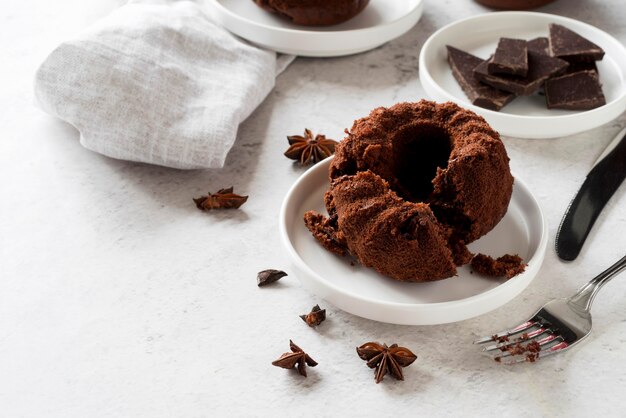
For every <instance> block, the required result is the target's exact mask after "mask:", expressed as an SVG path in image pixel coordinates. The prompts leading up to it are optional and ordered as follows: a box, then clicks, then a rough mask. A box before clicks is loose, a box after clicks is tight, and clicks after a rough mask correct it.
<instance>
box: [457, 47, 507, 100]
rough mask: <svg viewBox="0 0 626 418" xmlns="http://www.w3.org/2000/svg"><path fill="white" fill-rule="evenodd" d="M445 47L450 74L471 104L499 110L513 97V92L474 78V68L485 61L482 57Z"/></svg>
mask: <svg viewBox="0 0 626 418" xmlns="http://www.w3.org/2000/svg"><path fill="white" fill-rule="evenodd" d="M447 48H448V62H449V63H450V67H451V68H452V74H453V75H454V78H456V81H457V82H458V83H459V85H460V86H461V88H462V89H463V91H464V92H465V94H466V95H467V98H468V99H469V100H470V101H471V102H472V104H473V105H476V106H480V107H484V108H485V109H491V110H500V109H502V108H503V107H504V105H506V104H507V103H509V102H510V101H511V100H513V99H514V98H515V95H514V94H511V93H507V92H504V91H501V90H498V89H495V88H493V87H490V86H487V85H485V84H482V83H480V82H479V81H478V80H477V79H476V78H474V68H475V67H476V66H477V65H479V64H481V63H483V62H485V61H484V60H483V59H481V58H478V57H477V56H474V55H472V54H469V53H467V52H465V51H461V50H460V49H457V48H454V47H452V46H449V45H448V46H447Z"/></svg>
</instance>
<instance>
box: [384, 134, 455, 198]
mask: <svg viewBox="0 0 626 418" xmlns="http://www.w3.org/2000/svg"><path fill="white" fill-rule="evenodd" d="M392 143H393V158H394V175H395V177H396V178H397V179H398V181H399V183H400V184H399V186H400V187H399V189H400V190H396V192H397V193H399V194H400V195H401V196H402V197H403V198H405V199H407V200H409V201H412V202H423V201H425V200H427V199H428V196H430V194H431V193H432V192H433V183H432V181H433V179H434V178H435V175H436V174H437V168H438V167H441V168H446V167H447V165H448V159H449V158H450V151H451V139H450V135H449V134H448V132H447V131H446V130H445V129H444V128H442V127H441V126H438V125H436V124H432V123H420V124H415V125H409V126H407V127H406V128H404V129H403V130H401V131H399V132H398V133H397V134H396V135H395V137H394V138H393V142H392Z"/></svg>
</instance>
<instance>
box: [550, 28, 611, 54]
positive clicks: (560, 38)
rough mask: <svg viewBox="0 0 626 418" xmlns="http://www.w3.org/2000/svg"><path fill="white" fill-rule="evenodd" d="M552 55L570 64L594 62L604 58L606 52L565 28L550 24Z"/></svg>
mask: <svg viewBox="0 0 626 418" xmlns="http://www.w3.org/2000/svg"><path fill="white" fill-rule="evenodd" d="M550 54H551V55H552V56H553V57H558V58H561V59H564V60H566V61H568V62H592V61H598V60H601V59H602V57H604V50H602V48H600V47H599V46H598V45H596V44H594V43H593V42H591V41H590V40H588V39H586V38H583V37H582V36H580V35H579V34H577V33H576V32H574V31H572V30H570V29H567V28H566V27H565V26H561V25H557V24H556V23H551V24H550Z"/></svg>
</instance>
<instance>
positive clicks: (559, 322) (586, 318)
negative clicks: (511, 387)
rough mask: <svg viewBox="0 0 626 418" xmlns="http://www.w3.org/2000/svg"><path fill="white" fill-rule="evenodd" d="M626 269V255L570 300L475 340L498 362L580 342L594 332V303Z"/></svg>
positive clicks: (528, 357)
mask: <svg viewBox="0 0 626 418" xmlns="http://www.w3.org/2000/svg"><path fill="white" fill-rule="evenodd" d="M625 268H626V256H624V257H623V258H622V259H621V260H619V261H618V262H617V263H615V264H613V265H612V266H611V267H609V268H608V269H606V270H605V271H603V272H602V273H600V274H599V275H597V276H596V277H595V278H594V279H592V280H591V281H590V282H589V283H587V284H586V285H584V286H583V287H581V288H580V289H579V290H578V292H576V294H574V295H573V296H571V297H569V298H566V299H554V300H552V301H550V302H548V303H547V304H545V305H544V306H543V307H542V308H541V309H539V310H538V311H537V313H535V314H534V315H533V316H532V317H531V318H530V319H529V320H527V321H526V322H524V323H522V324H520V325H518V326H516V327H513V328H511V329H507V330H505V331H501V332H498V333H497V334H493V335H491V336H489V337H483V338H481V339H478V340H476V341H474V344H486V343H489V342H491V343H493V344H491V345H487V346H484V347H483V351H484V352H485V353H487V354H488V355H490V356H492V358H493V359H494V360H496V361H498V362H501V363H505V364H515V363H520V362H524V361H528V362H534V361H536V360H537V359H539V357H541V358H544V357H547V356H549V355H552V354H556V353H560V352H562V351H564V350H567V349H569V348H571V347H572V346H574V345H576V344H577V343H578V342H580V341H581V340H582V339H584V338H585V337H586V336H587V335H589V333H590V332H591V312H590V311H591V304H592V303H593V299H594V298H595V296H596V294H597V293H598V292H599V291H600V289H601V288H602V286H604V285H605V284H606V283H607V282H609V280H611V279H612V278H613V277H615V276H616V275H617V274H619V273H620V272H621V271H622V270H624V269H625Z"/></svg>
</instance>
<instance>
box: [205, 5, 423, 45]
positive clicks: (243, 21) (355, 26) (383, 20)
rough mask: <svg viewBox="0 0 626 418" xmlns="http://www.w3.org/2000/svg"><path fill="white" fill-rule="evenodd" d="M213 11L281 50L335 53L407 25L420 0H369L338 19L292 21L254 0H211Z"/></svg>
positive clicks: (234, 28) (236, 29) (245, 34)
mask: <svg viewBox="0 0 626 418" xmlns="http://www.w3.org/2000/svg"><path fill="white" fill-rule="evenodd" d="M208 5H209V6H210V10H211V12H212V14H213V17H214V18H215V19H216V20H217V22H219V23H220V24H221V25H222V26H224V27H225V28H226V29H228V30H229V31H230V32H232V33H234V34H235V35H238V36H241V37H242V38H244V39H247V40H248V41H250V42H252V43H254V44H257V45H259V46H261V47H264V48H267V49H272V50H274V51H278V52H282V53H285V54H293V55H302V56H308V57H336V56H341V55H350V54H356V53H359V52H363V51H367V50H370V49H373V48H376V47H378V46H380V45H382V44H384V43H385V42H388V41H390V40H392V39H395V38H397V37H398V36H400V35H402V34H404V33H405V32H407V31H408V30H409V29H411V28H412V27H413V26H414V25H415V24H416V23H417V21H418V20H419V18H420V16H421V15H422V7H423V6H422V0H370V3H369V5H368V6H367V7H366V8H365V9H364V10H363V11H362V12H361V13H359V14H358V15H357V16H355V17H354V18H352V19H350V20H348V21H347V22H344V23H341V24H339V25H333V26H326V27H308V26H299V25H294V24H293V23H291V22H289V21H288V20H286V19H282V18H280V17H278V16H276V15H274V14H272V13H268V12H266V11H264V10H262V9H261V8H260V7H258V6H257V5H256V4H254V2H253V1H252V0H211V1H209V2H208Z"/></svg>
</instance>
